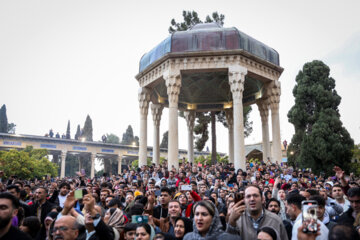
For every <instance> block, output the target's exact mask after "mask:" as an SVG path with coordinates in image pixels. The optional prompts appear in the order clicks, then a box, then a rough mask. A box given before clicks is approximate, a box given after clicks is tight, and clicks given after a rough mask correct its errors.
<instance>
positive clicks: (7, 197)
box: [0, 193, 31, 240]
mask: <svg viewBox="0 0 360 240" xmlns="http://www.w3.org/2000/svg"><path fill="white" fill-rule="evenodd" d="M18 208H19V201H18V199H17V198H16V197H14V196H13V195H12V194H10V193H0V239H11V240H31V238H30V237H29V236H28V235H27V234H26V233H24V232H22V231H20V230H19V229H18V228H16V227H14V226H12V224H11V222H12V219H13V218H14V217H15V216H16V215H17V212H18Z"/></svg>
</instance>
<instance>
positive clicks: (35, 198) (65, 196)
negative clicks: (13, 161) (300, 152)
mask: <svg viewBox="0 0 360 240" xmlns="http://www.w3.org/2000/svg"><path fill="white" fill-rule="evenodd" d="M165 164H166V163H164V165H151V166H143V167H141V168H138V169H134V170H125V169H124V170H123V173H122V174H120V175H111V176H102V177H95V178H93V179H91V178H89V177H87V176H85V175H82V174H81V173H78V176H76V177H66V178H64V179H59V178H46V179H44V180H38V179H32V180H24V179H18V178H16V177H13V176H12V177H9V178H8V179H4V178H3V179H1V182H0V191H1V193H0V239H11V240H15V239H25V240H27V239H40V240H43V239H50V240H51V239H54V240H59V239H63V240H75V239H86V240H88V239H90V240H94V239H109V240H113V239H114V240H117V239H121V240H134V239H136V240H154V239H156V240H160V239H185V240H193V239H194V240H198V239H221V240H225V239H245V240H246V239H251V240H255V239H259V240H288V239H289V240H290V239H299V240H304V239H306V240H307V239H310V240H312V239H317V240H320V239H321V240H323V239H324V240H325V239H330V240H337V239H341V240H347V239H359V232H360V188H359V183H360V180H358V179H357V178H355V176H354V175H353V174H350V175H349V176H346V174H345V173H344V171H343V170H342V169H340V168H339V167H334V173H333V175H332V176H326V177H325V176H324V175H323V174H320V175H316V174H314V173H312V172H311V169H297V168H293V167H289V166H287V165H286V164H281V165H280V164H275V163H272V164H271V163H268V164H266V163H247V165H246V169H244V170H241V169H239V170H237V171H236V170H235V169H234V165H233V164H216V165H211V166H195V164H194V165H192V164H189V163H186V164H180V167H179V169H175V168H170V169H168V168H167V167H166V165H165ZM304 204H308V205H306V206H307V207H308V208H304ZM312 204H313V205H312ZM304 209H305V210H306V209H311V210H308V211H304ZM309 217H310V218H309ZM307 219H311V221H312V222H311V221H310V222H309V221H308V220H307Z"/></svg>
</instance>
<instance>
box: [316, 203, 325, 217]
mask: <svg viewBox="0 0 360 240" xmlns="http://www.w3.org/2000/svg"><path fill="white" fill-rule="evenodd" d="M324 213H325V206H320V205H318V207H317V212H316V215H317V217H318V218H319V219H323V217H324Z"/></svg>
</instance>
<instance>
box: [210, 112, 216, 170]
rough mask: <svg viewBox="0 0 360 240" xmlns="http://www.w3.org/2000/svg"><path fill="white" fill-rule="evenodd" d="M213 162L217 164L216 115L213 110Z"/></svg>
mask: <svg viewBox="0 0 360 240" xmlns="http://www.w3.org/2000/svg"><path fill="white" fill-rule="evenodd" d="M211 164H212V165H214V164H216V116H215V112H211Z"/></svg>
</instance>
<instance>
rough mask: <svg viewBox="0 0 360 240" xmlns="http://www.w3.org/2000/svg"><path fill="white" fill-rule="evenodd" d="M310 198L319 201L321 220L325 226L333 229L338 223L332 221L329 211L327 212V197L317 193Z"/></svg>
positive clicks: (318, 208)
mask: <svg viewBox="0 0 360 240" xmlns="http://www.w3.org/2000/svg"><path fill="white" fill-rule="evenodd" d="M310 200H314V201H316V202H317V206H318V207H317V212H316V214H317V217H318V219H319V220H320V221H322V222H323V223H324V224H325V226H326V227H327V228H328V229H329V231H330V230H331V228H333V227H334V226H335V225H336V223H335V222H332V221H331V219H330V216H329V213H328V212H327V210H326V208H325V199H324V198H323V197H322V196H319V195H315V196H311V197H310Z"/></svg>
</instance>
